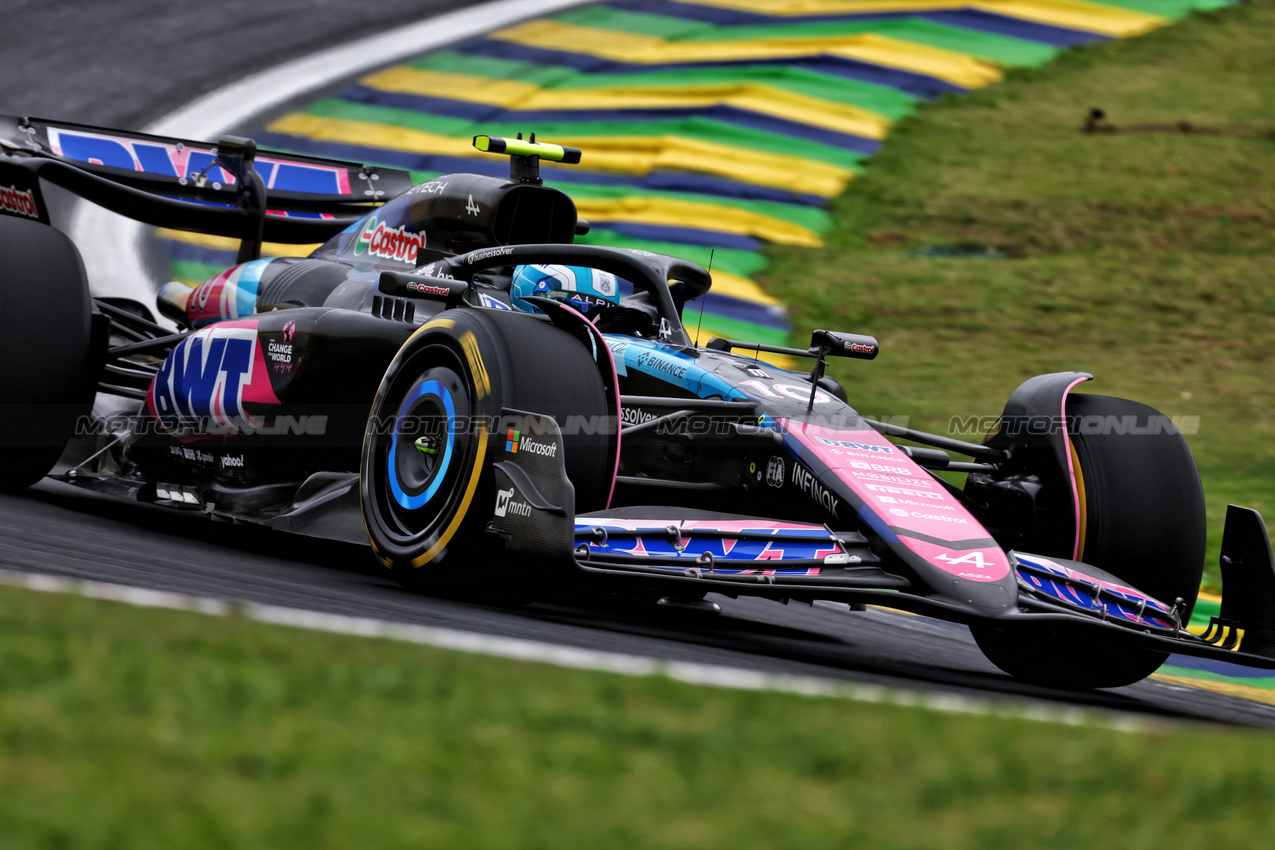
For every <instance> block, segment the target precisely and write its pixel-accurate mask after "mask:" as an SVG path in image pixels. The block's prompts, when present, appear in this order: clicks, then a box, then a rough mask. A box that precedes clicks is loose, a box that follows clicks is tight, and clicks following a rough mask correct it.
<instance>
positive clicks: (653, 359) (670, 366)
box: [635, 351, 686, 381]
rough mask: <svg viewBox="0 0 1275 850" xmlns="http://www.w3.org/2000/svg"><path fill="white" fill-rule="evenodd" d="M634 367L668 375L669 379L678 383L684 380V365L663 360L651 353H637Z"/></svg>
mask: <svg viewBox="0 0 1275 850" xmlns="http://www.w3.org/2000/svg"><path fill="white" fill-rule="evenodd" d="M635 365H637V366H639V367H641V368H642V369H645V370H646V371H648V372H653V373H656V374H664V375H668V376H669V377H670V378H676V379H677V380H679V381H681V380H685V379H686V366H685V364H682V363H678V362H676V361H673V360H668V359H665V358H664V357H661V356H659V355H658V354H656V353H655V352H653V351H641V352H639V353H638V356H637V360H636V361H635Z"/></svg>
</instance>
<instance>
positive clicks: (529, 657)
mask: <svg viewBox="0 0 1275 850" xmlns="http://www.w3.org/2000/svg"><path fill="white" fill-rule="evenodd" d="M0 585H8V586H10V587H19V588H24V589H26V590H35V591H40V592H42V593H69V594H73V595H76V596H85V597H88V598H90V599H105V600H109V601H112V602H122V603H124V604H126V605H135V606H138V607H142V608H166V609H171V610H176V611H191V612H194V613H198V614H205V615H209V616H214V617H226V616H233V615H238V616H243V617H246V618H248V619H250V620H256V621H258V622H261V623H270V624H273V625H279V626H291V627H293V628H298V629H308V630H311V631H317V632H330V633H332V634H340V635H352V636H356V637H368V638H384V639H387V640H397V641H404V642H407V643H415V644H420V645H422V646H430V647H434V648H437V649H447V650H453V651H456V652H468V653H473V654H475V655H488V656H493V657H496V658H507V659H513V660H516V661H529V662H535V663H538V664H551V665H553V666H555V667H570V668H573V669H576V670H591V671H596V672H602V673H616V674H619V675H622V676H664V677H666V678H669V679H673V680H675V681H678V682H685V683H687V684H691V685H701V686H706V687H713V688H728V689H731V690H744V691H773V692H776V693H784V694H797V695H800V696H811V697H835V698H841V699H848V700H853V701H855V702H867V703H878V704H883V705H891V706H906V707H911V708H923V709H928V710H930V711H941V712H944V713H947V714H971V715H983V716H992V717H1004V718H1010V719H1015V720H1030V721H1036V722H1041V723H1061V724H1065V725H1067V726H1094V727H1099V728H1104V729H1111V730H1115V731H1119V732H1155V731H1163V730H1165V729H1166V728H1168V727H1169V725H1170V724H1168V723H1166V722H1164V721H1149V720H1147V719H1146V718H1143V717H1138V716H1135V715H1131V714H1122V713H1118V712H1110V711H1090V710H1087V709H1080V708H1053V707H1048V706H1041V705H1027V704H1022V703H1015V702H1009V701H1004V700H990V699H976V698H972V697H965V696H959V695H956V694H936V693H929V692H925V691H907V690H903V689H899V688H887V687H882V686H879V685H865V684H857V683H853V682H843V681H839V680H836V679H821V678H817V677H814V676H788V675H784V674H778V673H762V672H759V671H756V670H744V669H741V668H738V667H725V666H721V665H716V664H698V663H693V662H686V661H666V660H661V659H658V658H650V657H647V656H642V655H629V654H627V653H620V652H604V651H601V650H596V649H582V648H580V647H574V646H564V645H561V644H553V643H544V642H542V641H535V640H524V639H522V638H511V637H500V636H498V635H487V634H480V633H478V632H466V631H460V630H458V629H447V628H440V627H437V626H421V625H415V624H411V623H395V622H390V621H387V620H377V619H373V618H370V617H348V616H345V615H342V614H324V613H320V612H317V611H306V610H302V609H299V608H284V607H281V606H277V605H262V604H260V603H257V602H231V601H228V600H224V599H212V598H209V597H201V596H188V595H186V594H184V593H174V592H171V591H165V590H148V589H146V588H140V587H129V586H126V585H121V584H108V583H105V582H98V581H87V580H80V579H69V578H61V577H58V576H50V575H43V574H40V573H23V572H15V571H12V570H0Z"/></svg>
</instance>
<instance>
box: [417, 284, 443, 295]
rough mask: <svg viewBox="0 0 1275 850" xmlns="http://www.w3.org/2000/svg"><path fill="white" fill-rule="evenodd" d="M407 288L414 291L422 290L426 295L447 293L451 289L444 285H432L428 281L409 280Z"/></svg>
mask: <svg viewBox="0 0 1275 850" xmlns="http://www.w3.org/2000/svg"><path fill="white" fill-rule="evenodd" d="M407 288H408V289H411V290H413V291H415V292H423V293H425V294H426V295H448V294H449V293H450V292H451V290H450V289H448V288H447V287H445V286H434V285H433V284H429V283H415V282H409V283H408V284H407Z"/></svg>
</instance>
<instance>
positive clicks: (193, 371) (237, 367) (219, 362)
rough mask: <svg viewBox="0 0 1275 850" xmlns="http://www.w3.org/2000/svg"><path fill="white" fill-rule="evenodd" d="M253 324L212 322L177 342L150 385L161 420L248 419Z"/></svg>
mask: <svg viewBox="0 0 1275 850" xmlns="http://www.w3.org/2000/svg"><path fill="white" fill-rule="evenodd" d="M256 346H257V331H256V329H255V328H210V329H208V330H206V331H200V332H198V333H196V334H195V335H193V336H191V337H190V338H189V339H187V340H186V341H185V342H183V343H182V344H181V345H179V346H177V348H175V349H174V350H173V352H172V353H171V354H169V355H168V357H167V359H165V360H164V365H162V366H161V367H160V369H159V374H157V375H156V376H155V382H154V384H153V385H152V392H153V396H154V404H155V415H156V417H157V418H159V419H161V420H170V421H171V420H174V419H178V418H187V419H212V420H213V421H215V422H219V423H223V424H227V425H229V424H233V423H234V422H235V421H236V420H239V421H242V420H245V419H247V417H246V416H245V415H244V412H243V394H244V389H245V388H246V387H247V386H248V385H249V384H251V383H252V377H253V375H252V372H253V369H252V366H253V360H254V354H255V349H256Z"/></svg>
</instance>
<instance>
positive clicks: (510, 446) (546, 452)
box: [505, 428, 558, 457]
mask: <svg viewBox="0 0 1275 850" xmlns="http://www.w3.org/2000/svg"><path fill="white" fill-rule="evenodd" d="M505 451H507V452H509V453H510V454H517V453H518V452H525V453H527V454H533V455H540V456H541V457H557V456H558V444H557V443H545V442H541V441H540V440H533V439H531V437H529V436H527V435H526V434H524V433H522V432H521V431H518V430H515V429H513V428H510V429H509V433H508V434H507V435H506V437H505Z"/></svg>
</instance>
